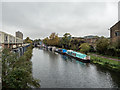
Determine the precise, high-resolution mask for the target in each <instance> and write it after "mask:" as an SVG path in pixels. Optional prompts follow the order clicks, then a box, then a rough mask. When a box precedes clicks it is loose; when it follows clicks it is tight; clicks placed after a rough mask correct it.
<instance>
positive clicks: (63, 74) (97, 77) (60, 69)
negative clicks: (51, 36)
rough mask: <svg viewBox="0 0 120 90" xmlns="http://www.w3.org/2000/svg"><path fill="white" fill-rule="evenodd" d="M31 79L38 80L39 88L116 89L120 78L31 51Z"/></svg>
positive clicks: (61, 56) (58, 55)
mask: <svg viewBox="0 0 120 90" xmlns="http://www.w3.org/2000/svg"><path fill="white" fill-rule="evenodd" d="M31 60H32V63H33V66H32V68H33V70H32V71H33V77H34V78H36V79H40V85H41V88H117V87H120V78H119V75H118V74H117V73H114V72H110V71H108V70H105V69H103V68H100V67H99V66H96V65H94V64H85V63H82V62H79V61H77V60H75V59H72V58H69V57H67V56H63V55H60V54H57V53H53V52H50V51H46V50H42V49H38V48H34V49H33V57H32V59H31Z"/></svg>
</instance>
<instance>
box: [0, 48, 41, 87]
mask: <svg viewBox="0 0 120 90" xmlns="http://www.w3.org/2000/svg"><path fill="white" fill-rule="evenodd" d="M31 50H32V46H30V47H29V48H28V49H27V52H25V54H24V55H23V56H21V57H18V55H17V54H16V53H13V52H11V51H10V50H9V49H4V50H3V51H2V88H3V89H5V88H16V89H21V88H31V86H32V87H40V85H39V82H38V80H36V79H34V78H33V76H32V74H31V73H32V62H31V61H30V60H27V59H28V58H29V59H30V58H31V56H32V51H31Z"/></svg>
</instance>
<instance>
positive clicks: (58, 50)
mask: <svg viewBox="0 0 120 90" xmlns="http://www.w3.org/2000/svg"><path fill="white" fill-rule="evenodd" d="M56 52H58V53H60V54H63V55H65V54H66V52H67V50H66V49H61V48H59V49H57V50H56Z"/></svg>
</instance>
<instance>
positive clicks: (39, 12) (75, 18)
mask: <svg viewBox="0 0 120 90" xmlns="http://www.w3.org/2000/svg"><path fill="white" fill-rule="evenodd" d="M117 9H118V6H117V2H3V3H2V15H3V16H2V23H3V30H4V31H5V32H10V33H12V34H13V33H15V31H18V30H20V31H22V32H23V33H24V38H26V37H27V36H29V37H31V38H32V39H35V38H44V37H47V36H49V35H50V34H51V33H52V32H56V33H58V34H59V36H62V35H63V34H64V33H65V32H70V33H71V34H72V35H73V36H85V35H89V34H93V35H99V36H102V35H103V36H107V37H108V36H109V31H108V28H110V27H111V26H112V25H113V24H115V23H116V22H117V20H118V18H117V15H118V10H117Z"/></svg>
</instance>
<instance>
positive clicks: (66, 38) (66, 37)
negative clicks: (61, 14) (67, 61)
mask: <svg viewBox="0 0 120 90" xmlns="http://www.w3.org/2000/svg"><path fill="white" fill-rule="evenodd" d="M70 41H71V34H70V33H65V34H64V35H63V37H62V39H61V44H62V46H63V48H70Z"/></svg>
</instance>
